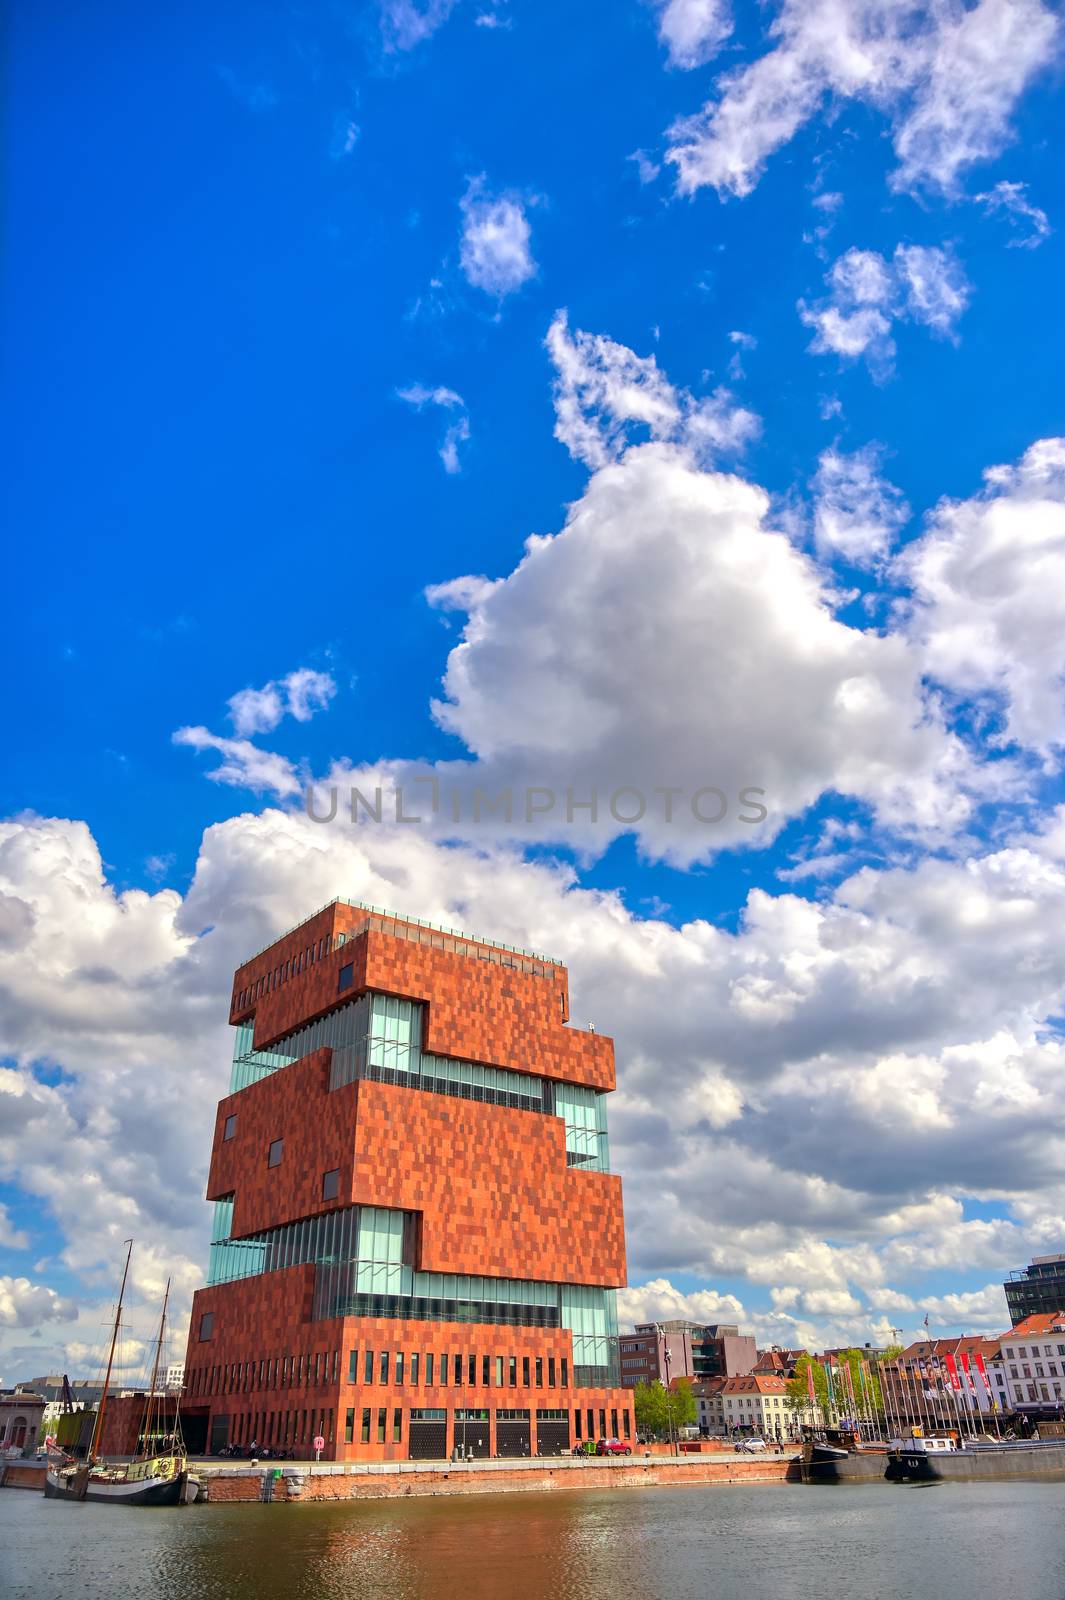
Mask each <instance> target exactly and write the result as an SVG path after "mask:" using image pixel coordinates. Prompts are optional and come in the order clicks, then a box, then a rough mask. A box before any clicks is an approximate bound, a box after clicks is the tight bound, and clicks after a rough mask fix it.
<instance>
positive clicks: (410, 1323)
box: [185, 901, 635, 1461]
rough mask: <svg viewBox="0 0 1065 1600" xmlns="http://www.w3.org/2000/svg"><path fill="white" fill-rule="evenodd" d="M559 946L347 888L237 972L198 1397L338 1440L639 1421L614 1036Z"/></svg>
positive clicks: (375, 1442)
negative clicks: (573, 1011) (585, 1010)
mask: <svg viewBox="0 0 1065 1600" xmlns="http://www.w3.org/2000/svg"><path fill="white" fill-rule="evenodd" d="M567 1018H568V992H567V974H566V970H565V968H564V967H562V966H561V965H559V964H558V963H557V962H554V961H551V960H549V959H547V958H546V957H542V956H537V955H533V954H530V953H527V952H524V951H517V950H512V949H510V948H507V947H504V946H501V945H498V944H494V943H493V942H492V941H490V940H485V939H478V938H472V937H466V936H464V935H457V934H451V933H445V932H441V931H440V930H437V929H433V928H430V927H428V926H426V925H423V924H421V923H419V922H417V921H416V920H413V919H404V918H399V917H392V916H390V915H386V914H382V913H379V912H374V911H371V910H369V909H367V908H365V907H362V906H359V905H356V904H352V903H349V902H346V901H335V902H334V903H333V904H332V905H329V906H326V907H325V908H324V910H321V911H319V912H317V913H316V914H315V915H314V916H313V917H311V918H310V919H309V920H308V921H306V922H304V923H302V924H301V925H300V926H299V927H298V928H295V929H293V931H292V932H290V933H288V934H286V935H285V936H284V937H283V938H281V939H278V940H277V941H276V943H274V944H272V945H270V946H269V947H268V948H267V949H265V950H263V951H261V952H260V953H259V954H258V955H257V956H254V957H253V958H252V959H251V960H250V961H247V962H246V963H245V964H244V965H243V966H242V967H240V968H239V970H238V971H237V973H236V976H235V978H234V983H233V999H232V1006H231V1013H230V1021H231V1023H232V1024H233V1025H234V1027H235V1028H236V1046H235V1050H234V1061H233V1075H232V1080H231V1085H230V1088H231V1092H230V1094H229V1095H228V1096H227V1097H226V1098H225V1099H224V1100H222V1101H221V1102H220V1104H219V1107H218V1115H217V1120H216V1124H215V1135H214V1146H213V1150H212V1154H211V1169H210V1178H209V1182H208V1190H207V1198H208V1199H209V1200H213V1201H214V1205H215V1225H214V1232H213V1235H212V1238H213V1243H212V1247H211V1263H210V1270H209V1274H208V1286H207V1287H206V1288H204V1289H201V1290H199V1291H198V1293H197V1294H196V1297H195V1301H194V1305H193V1314H192V1323H191V1327H190V1332H189V1345H188V1352H187V1357H186V1363H185V1378H186V1401H185V1404H186V1406H187V1407H188V1408H189V1411H190V1413H191V1414H192V1415H193V1416H196V1415H197V1414H198V1416H199V1417H200V1419H201V1426H202V1425H203V1422H204V1421H206V1428H205V1433H204V1436H205V1442H206V1443H207V1446H208V1448H209V1449H210V1450H211V1452H212V1453H214V1452H217V1451H218V1450H220V1449H221V1448H223V1447H224V1446H226V1445H235V1446H237V1447H242V1448H244V1449H247V1448H248V1447H249V1446H250V1445H252V1444H255V1445H257V1447H258V1449H259V1451H260V1452H262V1451H263V1450H264V1449H266V1448H269V1449H270V1451H271V1452H272V1453H274V1454H277V1453H280V1452H288V1453H291V1454H293V1455H295V1456H308V1455H310V1454H311V1453H312V1449H313V1440H314V1438H315V1437H316V1436H320V1437H321V1438H322V1439H324V1441H325V1447H324V1450H323V1452H322V1454H323V1457H324V1458H325V1459H330V1460H337V1461H345V1460H400V1459H408V1458H411V1459H426V1458H446V1457H449V1456H450V1455H452V1453H453V1452H454V1451H455V1450H456V1449H464V1450H465V1452H466V1453H467V1454H470V1455H474V1456H490V1455H491V1456H518V1455H537V1454H542V1455H549V1454H554V1453H558V1452H561V1451H564V1450H567V1449H570V1448H571V1447H572V1446H573V1445H574V1444H576V1443H577V1442H579V1441H581V1440H587V1439H589V1438H600V1437H602V1436H603V1435H608V1436H617V1437H620V1438H622V1439H628V1438H632V1439H635V1425H634V1418H633V1412H632V1395H631V1393H629V1392H627V1391H626V1390H625V1389H624V1387H623V1386H622V1384H621V1380H620V1372H619V1366H618V1350H617V1346H618V1340H617V1317H616V1310H615V1290H616V1289H617V1288H618V1287H619V1286H621V1285H623V1284H624V1283H625V1236H624V1223H623V1218H622V1203H621V1180H620V1179H619V1178H617V1177H615V1176H613V1175H612V1174H611V1173H610V1171H609V1153H608V1144H607V1136H606V1114H605V1106H606V1096H607V1095H608V1094H609V1092H610V1091H611V1090H612V1089H613V1088H614V1049H613V1043H612V1041H611V1040H610V1039H608V1038H606V1037H604V1036H603V1035H601V1034H596V1033H582V1032H579V1031H578V1030H576V1029H572V1028H569V1027H567V1026H566V1023H567Z"/></svg>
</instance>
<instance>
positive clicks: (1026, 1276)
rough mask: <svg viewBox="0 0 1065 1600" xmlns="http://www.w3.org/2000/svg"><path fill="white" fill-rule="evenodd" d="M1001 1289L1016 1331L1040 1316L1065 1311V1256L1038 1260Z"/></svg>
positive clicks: (1035, 1258) (1010, 1276)
mask: <svg viewBox="0 0 1065 1600" xmlns="http://www.w3.org/2000/svg"><path fill="white" fill-rule="evenodd" d="M1002 1287H1003V1288H1004V1289H1005V1291H1006V1304H1007V1305H1008V1307H1009V1312H1010V1322H1011V1323H1012V1324H1013V1326H1014V1327H1016V1326H1017V1324H1018V1322H1023V1321H1024V1319H1025V1317H1034V1316H1036V1315H1037V1314H1038V1313H1040V1312H1050V1313H1053V1312H1055V1311H1065V1255H1056V1256H1035V1257H1034V1258H1033V1260H1032V1261H1031V1262H1030V1263H1029V1264H1028V1266H1026V1267H1024V1268H1023V1269H1022V1270H1021V1271H1019V1272H1011V1273H1010V1275H1009V1277H1008V1278H1007V1280H1006V1282H1005V1283H1004V1284H1003V1286H1002Z"/></svg>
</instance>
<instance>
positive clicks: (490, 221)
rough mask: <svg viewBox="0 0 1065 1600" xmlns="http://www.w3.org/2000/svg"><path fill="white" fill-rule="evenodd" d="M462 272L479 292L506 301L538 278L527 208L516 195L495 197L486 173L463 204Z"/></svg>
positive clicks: (472, 182)
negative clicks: (526, 212)
mask: <svg viewBox="0 0 1065 1600" xmlns="http://www.w3.org/2000/svg"><path fill="white" fill-rule="evenodd" d="M460 208H461V211H462V246H461V261H462V270H463V272H464V273H465V274H466V277H467V279H468V280H469V282H470V283H471V284H473V286H474V287H475V288H477V289H483V290H484V291H485V293H486V294H492V295H496V296H497V297H498V298H499V299H502V298H503V297H504V296H505V295H508V294H513V293H514V291H515V290H516V289H520V288H521V286H522V284H523V283H527V282H528V280H529V279H530V278H532V277H534V276H535V274H536V263H535V261H534V260H533V258H532V251H531V249H530V240H531V237H532V230H531V229H530V227H529V219H528V217H527V216H526V215H525V205H524V202H523V201H522V200H521V198H520V197H519V196H517V195H514V194H492V193H491V192H490V191H489V189H488V187H487V180H486V178H485V175H484V173H482V174H481V175H480V177H477V178H471V179H470V182H469V185H468V187H467V189H466V193H465V194H464V195H463V197H462V200H461V202H460Z"/></svg>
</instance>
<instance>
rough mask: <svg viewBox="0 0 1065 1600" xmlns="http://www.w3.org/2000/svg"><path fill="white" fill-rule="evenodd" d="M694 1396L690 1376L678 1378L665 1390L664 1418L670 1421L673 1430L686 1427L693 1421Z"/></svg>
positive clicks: (676, 1430)
mask: <svg viewBox="0 0 1065 1600" xmlns="http://www.w3.org/2000/svg"><path fill="white" fill-rule="evenodd" d="M695 1414H696V1413H695V1396H694V1395H693V1394H692V1381H691V1379H690V1378H678V1379H677V1381H676V1383H674V1384H673V1385H672V1386H671V1387H670V1388H669V1389H667V1390H666V1420H667V1422H668V1423H672V1425H673V1432H674V1433H677V1432H678V1431H679V1430H680V1429H681V1428H688V1427H690V1426H691V1424H692V1423H693V1422H694V1421H695Z"/></svg>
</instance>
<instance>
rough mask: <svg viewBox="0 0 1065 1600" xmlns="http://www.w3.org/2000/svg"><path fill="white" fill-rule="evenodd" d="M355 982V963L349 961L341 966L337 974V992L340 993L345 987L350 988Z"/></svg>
mask: <svg viewBox="0 0 1065 1600" xmlns="http://www.w3.org/2000/svg"><path fill="white" fill-rule="evenodd" d="M354 982H355V963H354V962H353V961H349V962H347V963H346V965H345V966H343V967H341V969H340V972H339V974H338V976H337V993H338V994H342V993H343V991H344V990H345V989H350V988H351V986H352V984H353V983H354Z"/></svg>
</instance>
